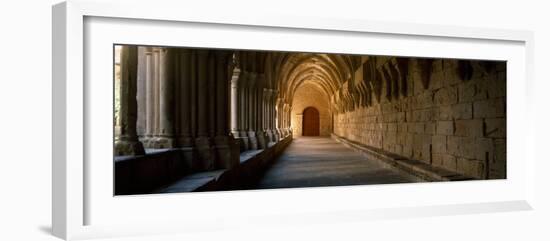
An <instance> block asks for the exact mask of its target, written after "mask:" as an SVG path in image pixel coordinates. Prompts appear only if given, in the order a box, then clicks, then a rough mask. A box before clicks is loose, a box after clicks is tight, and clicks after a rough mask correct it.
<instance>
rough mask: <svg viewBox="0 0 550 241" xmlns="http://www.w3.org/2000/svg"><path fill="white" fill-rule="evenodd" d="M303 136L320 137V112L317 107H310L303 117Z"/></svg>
mask: <svg viewBox="0 0 550 241" xmlns="http://www.w3.org/2000/svg"><path fill="white" fill-rule="evenodd" d="M302 118H303V119H302V135H303V136H318V135H319V111H318V110H317V109H315V107H308V108H306V109H305V110H304V113H303V115H302Z"/></svg>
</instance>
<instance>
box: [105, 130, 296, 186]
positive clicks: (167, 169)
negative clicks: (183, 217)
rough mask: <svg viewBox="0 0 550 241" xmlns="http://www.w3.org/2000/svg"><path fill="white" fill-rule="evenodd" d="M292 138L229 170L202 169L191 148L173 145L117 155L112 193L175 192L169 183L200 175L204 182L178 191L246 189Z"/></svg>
mask: <svg viewBox="0 0 550 241" xmlns="http://www.w3.org/2000/svg"><path fill="white" fill-rule="evenodd" d="M291 141H292V136H291V135H289V136H287V137H285V138H283V139H282V140H280V141H278V142H277V143H274V144H272V145H271V146H270V147H268V148H267V149H264V150H259V151H254V155H251V156H249V157H246V158H244V159H243V160H241V162H240V164H238V165H236V166H234V167H233V168H231V169H218V170H203V166H204V165H203V164H202V163H200V161H198V159H197V158H193V156H194V155H193V153H194V150H193V148H174V149H166V150H158V151H156V152H155V153H148V154H147V155H143V156H135V157H117V158H116V159H115V176H114V178H115V195H128V194H148V193H157V192H176V191H178V189H174V188H170V186H172V185H174V183H178V182H182V181H183V182H185V181H186V179H185V178H186V177H189V176H192V177H191V179H194V180H195V181H197V180H198V179H199V178H203V180H204V182H203V183H199V184H197V183H191V184H190V185H191V186H193V185H195V186H193V187H189V186H190V185H185V184H184V185H183V186H182V190H181V191H183V189H185V191H212V190H229V189H246V188H247V185H248V184H252V183H254V181H255V180H256V179H257V178H259V177H260V176H261V175H262V173H263V171H264V170H265V168H266V167H268V166H269V165H270V162H271V161H272V160H273V159H274V158H275V157H276V156H277V155H279V154H280V153H281V152H282V151H283V150H284V149H285V148H286V147H287V146H288V144H290V142H291ZM245 154H246V153H245ZM241 158H243V157H242V156H241ZM163 190H165V191H163ZM166 190H170V191H166Z"/></svg>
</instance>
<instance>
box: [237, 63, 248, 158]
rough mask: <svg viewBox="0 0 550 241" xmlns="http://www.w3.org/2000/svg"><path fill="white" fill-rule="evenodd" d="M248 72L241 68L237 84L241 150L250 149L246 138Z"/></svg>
mask: <svg viewBox="0 0 550 241" xmlns="http://www.w3.org/2000/svg"><path fill="white" fill-rule="evenodd" d="M248 81H249V78H248V72H246V71H244V70H243V69H241V73H240V75H239V81H238V83H239V86H238V97H237V98H238V110H237V112H238V113H237V114H238V124H237V126H238V127H239V132H238V139H239V141H240V143H241V151H246V150H249V149H250V142H249V140H248V133H247V130H248V111H247V107H248V102H247V101H248Z"/></svg>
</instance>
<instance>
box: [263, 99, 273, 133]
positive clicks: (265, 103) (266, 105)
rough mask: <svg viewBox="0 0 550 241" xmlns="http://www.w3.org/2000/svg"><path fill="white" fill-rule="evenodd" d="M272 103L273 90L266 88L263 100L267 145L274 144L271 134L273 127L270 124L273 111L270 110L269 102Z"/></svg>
mask: <svg viewBox="0 0 550 241" xmlns="http://www.w3.org/2000/svg"><path fill="white" fill-rule="evenodd" d="M270 101H271V90H270V89H265V88H264V98H263V102H262V104H263V108H264V112H263V115H264V121H263V128H264V130H265V133H266V136H267V137H266V143H270V142H273V135H272V133H271V127H270V126H269V122H270V119H271V115H270V113H271V110H270V108H269V102H270Z"/></svg>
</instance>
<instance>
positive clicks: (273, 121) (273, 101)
mask: <svg viewBox="0 0 550 241" xmlns="http://www.w3.org/2000/svg"><path fill="white" fill-rule="evenodd" d="M277 94H278V92H277V90H273V93H272V94H271V103H270V104H271V106H270V109H271V124H270V125H271V132H273V137H274V140H273V141H274V142H278V141H279V133H278V132H277V124H276V120H277V111H276V103H277Z"/></svg>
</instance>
